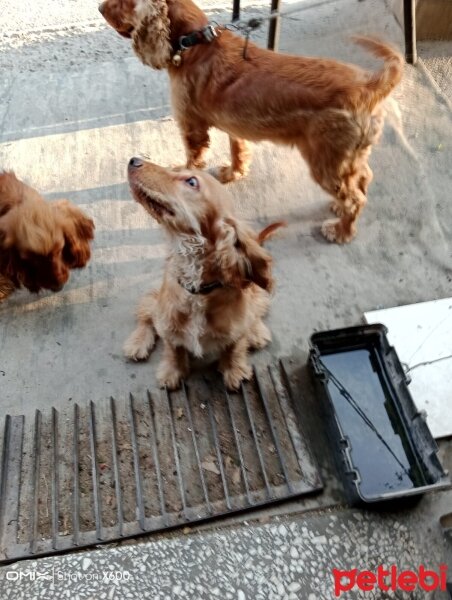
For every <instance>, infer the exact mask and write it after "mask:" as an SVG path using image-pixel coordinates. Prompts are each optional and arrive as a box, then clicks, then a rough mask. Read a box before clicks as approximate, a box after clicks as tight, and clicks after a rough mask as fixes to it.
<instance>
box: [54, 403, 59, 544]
mask: <svg viewBox="0 0 452 600" xmlns="http://www.w3.org/2000/svg"><path fill="white" fill-rule="evenodd" d="M52 467H53V473H52V546H53V548H54V549H55V550H56V549H57V538H58V505H59V502H58V495H59V487H60V477H59V472H58V470H59V463H58V412H57V410H56V409H55V408H52Z"/></svg>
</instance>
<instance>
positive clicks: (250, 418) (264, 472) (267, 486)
mask: <svg viewBox="0 0 452 600" xmlns="http://www.w3.org/2000/svg"><path fill="white" fill-rule="evenodd" d="M241 389H242V395H243V400H244V401H245V409H246V414H247V417H248V421H249V423H250V427H251V433H252V435H253V440H254V445H255V447H256V452H257V456H258V459H259V466H260V468H261V472H262V477H263V478H264V482H265V489H266V494H267V498H271V497H272V491H271V486H270V483H269V481H268V475H267V470H266V468H265V464H264V459H263V456H262V451H261V445H260V442H259V438H258V437H257V432H256V426H255V423H254V419H253V415H252V412H251V406H250V403H249V400H248V394H247V391H246V389H245V386H244V385H243V383H242V386H241Z"/></svg>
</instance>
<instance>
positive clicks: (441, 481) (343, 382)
mask: <svg viewBox="0 0 452 600" xmlns="http://www.w3.org/2000/svg"><path fill="white" fill-rule="evenodd" d="M386 333H387V330H386V327H385V326H384V325H378V324H377V325H362V326H357V327H349V328H346V329H336V330H331V331H324V332H319V333H315V334H314V335H313V336H312V337H311V350H310V355H309V363H310V367H311V369H312V373H313V375H314V378H315V381H316V383H317V389H318V391H319V393H320V396H321V397H322V399H323V400H324V403H325V407H326V411H325V415H326V424H327V427H328V429H329V438H330V440H331V443H332V445H333V451H334V454H335V456H336V458H337V463H338V467H339V469H340V471H341V472H342V475H343V481H344V487H345V491H346V493H347V497H348V500H349V501H350V503H351V504H354V505H362V504H367V503H380V502H385V501H393V500H395V499H402V498H407V497H410V496H415V495H419V494H423V493H425V492H427V491H430V490H436V489H438V488H441V487H447V486H448V485H450V481H449V478H448V476H447V473H446V472H445V471H444V469H443V468H442V466H441V463H440V461H439V459H438V456H437V451H438V447H437V445H436V442H435V440H434V439H433V437H432V435H431V433H430V430H429V428H428V426H427V423H426V415H425V413H423V412H420V411H418V410H417V409H416V406H415V404H414V402H413V399H412V397H411V394H410V392H409V390H408V383H409V380H408V377H407V376H406V375H405V373H404V370H403V368H402V365H401V364H400V361H399V359H398V356H397V354H396V352H395V350H394V348H393V347H392V346H390V344H389V342H388V339H387V337H386ZM432 393H434V383H433V382H432Z"/></svg>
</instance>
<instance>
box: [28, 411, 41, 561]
mask: <svg viewBox="0 0 452 600" xmlns="http://www.w3.org/2000/svg"><path fill="white" fill-rule="evenodd" d="M41 424H42V414H41V411H40V410H36V412H35V426H34V435H33V472H32V474H31V495H30V498H31V505H30V515H31V517H30V554H34V553H35V552H36V544H37V541H38V518H39V517H38V515H39V513H38V507H39V496H38V485H39V482H40V481H41V476H40V469H41Z"/></svg>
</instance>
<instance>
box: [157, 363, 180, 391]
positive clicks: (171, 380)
mask: <svg viewBox="0 0 452 600" xmlns="http://www.w3.org/2000/svg"><path fill="white" fill-rule="evenodd" d="M183 378H184V373H183V372H182V371H179V370H178V369H174V367H173V366H168V365H166V364H161V365H160V367H159V370H158V372H157V381H158V382H159V385H160V387H166V388H168V389H169V390H177V389H179V388H180V386H181V383H182V379H183Z"/></svg>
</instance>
